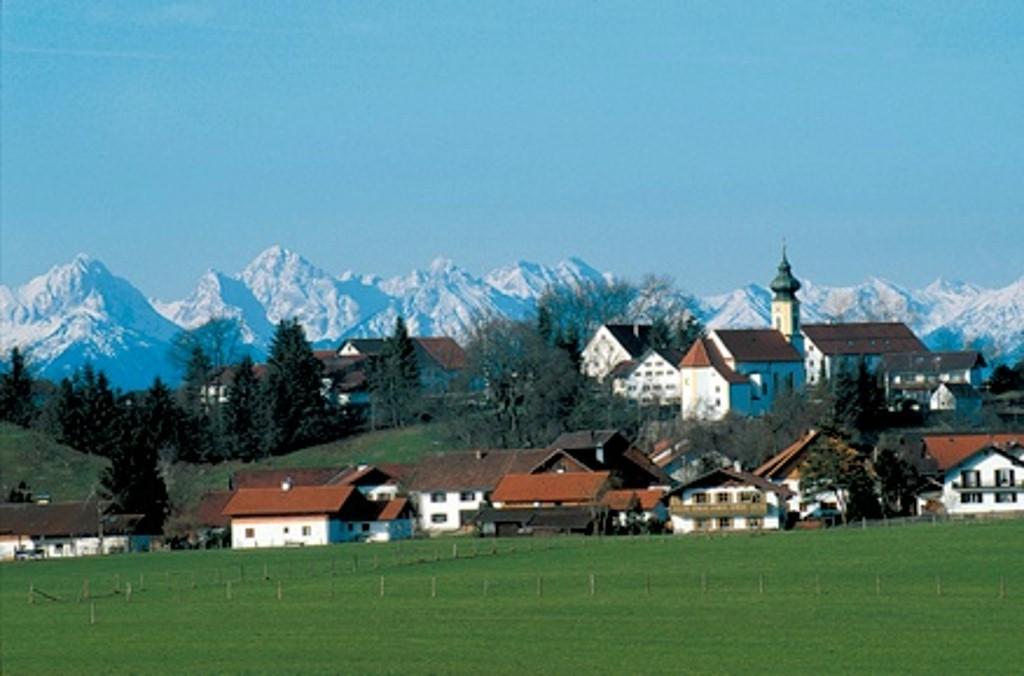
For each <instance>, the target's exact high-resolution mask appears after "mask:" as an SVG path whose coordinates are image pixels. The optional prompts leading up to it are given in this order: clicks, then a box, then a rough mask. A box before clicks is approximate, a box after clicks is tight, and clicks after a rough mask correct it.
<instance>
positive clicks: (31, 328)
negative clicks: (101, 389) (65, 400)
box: [0, 255, 180, 388]
mask: <svg viewBox="0 0 1024 676" xmlns="http://www.w3.org/2000/svg"><path fill="white" fill-rule="evenodd" d="M179 330H180V329H179V327H177V326H175V325H174V324H172V323H171V322H169V321H167V320H166V319H164V318H163V317H162V316H161V315H160V314H159V313H157V311H156V310H155V309H153V306H152V305H150V303H149V301H147V300H146V298H145V296H143V295H142V293H141V292H140V291H139V290H138V289H136V288H135V287H134V286H132V285H131V284H130V283H129V282H128V281H126V280H124V279H122V278H120V277H116V276H114V275H113V274H112V273H111V272H110V271H109V270H108V269H107V268H106V266H105V265H103V263H101V262H100V261H98V260H93V259H91V258H89V257H88V256H85V255H79V256H76V257H75V259H74V260H72V261H71V262H70V263H69V264H67V265H57V266H55V267H53V268H52V269H51V270H50V271H49V272H47V273H46V274H44V275H40V276H39V277H36V278H35V279H32V280H31V281H29V282H28V283H27V284H25V285H24V286H22V287H20V288H19V289H16V290H13V291H12V290H10V289H8V288H6V287H0V351H2V352H3V353H6V352H7V351H9V350H10V349H11V348H13V347H15V346H18V347H20V348H22V349H23V350H25V351H26V353H27V355H28V357H29V360H30V362H31V364H32V368H33V369H35V370H36V372H37V373H39V374H40V375H43V376H46V377H48V378H51V379H54V380H57V379H60V378H62V377H64V376H65V375H70V374H71V373H73V372H74V371H75V369H77V368H78V367H79V366H81V365H82V364H84V363H86V362H91V363H93V364H94V365H95V366H96V367H97V368H99V369H102V370H103V371H105V372H106V373H107V375H108V376H109V377H110V379H111V381H112V382H114V383H117V384H119V385H121V386H122V387H127V388H136V387H145V386H146V385H148V384H149V383H150V382H151V381H152V379H153V377H154V376H157V375H159V376H161V377H163V378H165V379H170V380H173V379H175V377H176V376H175V374H174V372H173V369H172V368H171V364H170V362H169V361H168V358H167V357H168V351H169V348H170V340H171V338H172V337H173V336H174V334H175V333H177V332H178V331H179Z"/></svg>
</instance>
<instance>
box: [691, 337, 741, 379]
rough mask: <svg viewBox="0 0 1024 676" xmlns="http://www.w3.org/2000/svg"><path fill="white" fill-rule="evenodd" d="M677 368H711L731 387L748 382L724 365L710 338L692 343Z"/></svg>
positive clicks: (720, 354)
mask: <svg viewBox="0 0 1024 676" xmlns="http://www.w3.org/2000/svg"><path fill="white" fill-rule="evenodd" d="M679 367H680V368H713V369H715V371H716V372H717V373H718V375H720V376H721V377H722V380H724V381H725V382H727V383H730V384H732V385H743V384H746V383H749V382H750V379H749V378H747V377H746V376H744V375H742V374H739V373H736V372H735V371H733V370H732V369H731V368H730V367H729V365H728V364H726V363H725V359H724V358H723V357H722V353H721V352H719V351H718V346H717V345H715V342H714V341H713V340H711V339H710V338H701V339H699V340H696V341H694V343H693V345H692V346H691V347H690V351H689V352H687V353H686V356H685V357H683V361H681V362H680V363H679Z"/></svg>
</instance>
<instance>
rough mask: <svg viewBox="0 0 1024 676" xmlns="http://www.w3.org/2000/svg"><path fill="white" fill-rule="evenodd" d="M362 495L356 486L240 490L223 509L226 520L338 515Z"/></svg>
mask: <svg viewBox="0 0 1024 676" xmlns="http://www.w3.org/2000/svg"><path fill="white" fill-rule="evenodd" d="M353 494H356V495H359V496H360V497H361V494H359V490H358V489H356V488H355V487H354V486H293V487H292V488H291V489H290V490H281V488H240V489H238V490H236V491H235V493H234V495H232V496H231V500H229V501H228V504H227V506H226V507H225V508H224V514H225V515H227V516H276V515H286V514H336V513H338V512H340V511H341V510H342V508H343V507H345V503H346V502H348V501H349V499H350V498H352V497H353Z"/></svg>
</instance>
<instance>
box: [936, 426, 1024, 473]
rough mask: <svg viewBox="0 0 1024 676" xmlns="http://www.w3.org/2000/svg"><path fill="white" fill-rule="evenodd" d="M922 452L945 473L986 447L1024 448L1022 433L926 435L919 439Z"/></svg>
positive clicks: (1023, 435) (1023, 433)
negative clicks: (922, 444)
mask: <svg viewBox="0 0 1024 676" xmlns="http://www.w3.org/2000/svg"><path fill="white" fill-rule="evenodd" d="M921 440H922V441H923V442H924V450H925V453H927V454H928V455H929V456H931V457H932V458H933V459H934V460H935V462H936V464H938V467H939V470H940V471H943V472H945V471H946V470H947V469H949V468H950V467H955V466H957V465H959V464H960V463H961V462H963V461H964V460H966V459H967V458H969V457H970V456H972V455H974V454H975V453H976V452H977V451H979V450H981V449H982V448H985V447H987V446H995V447H996V448H1001V449H1006V448H1008V447H1010V446H1014V445H1016V446H1024V432H1012V433H1009V434H926V435H924V436H923V437H921Z"/></svg>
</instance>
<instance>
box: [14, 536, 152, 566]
mask: <svg viewBox="0 0 1024 676" xmlns="http://www.w3.org/2000/svg"><path fill="white" fill-rule="evenodd" d="M147 549H149V537H148V536H134V537H133V536H128V535H106V536H104V537H103V540H102V542H101V541H100V538H98V537H78V538H67V537H61V538H32V537H29V536H12V537H10V538H7V539H4V540H0V561H9V560H11V559H13V558H14V554H15V552H17V551H18V550H39V551H42V552H43V556H44V557H46V558H48V559H64V558H73V557H76V556H96V555H98V554H115V553H119V552H129V551H141V550H147Z"/></svg>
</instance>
